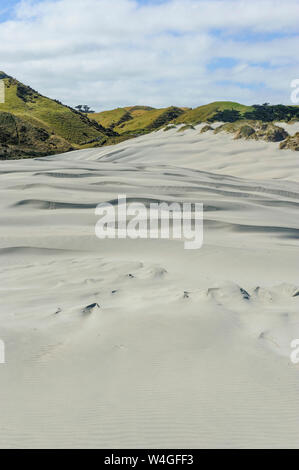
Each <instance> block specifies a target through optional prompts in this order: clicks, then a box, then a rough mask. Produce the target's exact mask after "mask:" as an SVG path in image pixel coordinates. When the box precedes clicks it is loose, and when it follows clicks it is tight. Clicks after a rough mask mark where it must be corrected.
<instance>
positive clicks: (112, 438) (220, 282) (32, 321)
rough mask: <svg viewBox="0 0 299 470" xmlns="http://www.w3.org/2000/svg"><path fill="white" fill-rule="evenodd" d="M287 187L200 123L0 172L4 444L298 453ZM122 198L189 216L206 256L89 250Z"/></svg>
mask: <svg viewBox="0 0 299 470" xmlns="http://www.w3.org/2000/svg"><path fill="white" fill-rule="evenodd" d="M298 181H299V165H298V155H297V154H296V152H291V151H279V150H278V149H277V144H270V143H265V142H245V141H232V139H231V136H229V135H225V134H222V133H221V134H218V135H213V134H212V133H211V132H207V133H205V134H200V126H198V127H197V128H196V129H195V130H188V131H186V132H183V133H177V130H176V129H173V130H170V131H168V132H163V131H159V132H156V133H153V134H150V135H147V136H143V137H140V138H138V139H134V140H130V141H126V142H124V143H122V144H119V145H117V146H114V147H106V148H101V149H93V150H85V151H79V152H72V153H69V154H66V155H60V156H56V157H48V158H43V159H36V160H32V161H29V160H26V161H11V162H1V166H0V190H1V197H0V207H1V212H0V224H1V232H0V234H1V237H0V260H1V267H0V286H1V287H0V289H1V294H2V295H1V301H0V302H1V305H0V321H1V326H0V337H1V338H2V339H3V340H4V341H5V343H6V359H7V362H6V364H5V365H0V383H1V386H0V416H1V427H0V446H1V447H86V448H88V447H110V448H113V447H153V448H157V447H158V448H159V447H173V448H176V447H181V448H183V447H250V446H251V447H252V446H254V447H269V446H270V447H298V431H299V418H298V416H299V409H298V408H299V405H298V391H299V375H298V366H296V365H294V364H292V363H291V361H290V357H289V356H290V352H291V349H290V342H291V341H292V340H293V339H294V338H299V317H298V302H299V296H296V293H297V291H298V287H299V275H298V274H299V273H298V261H299V257H298V234H299V221H298V205H299V188H298ZM118 194H126V195H127V197H128V198H130V200H135V199H138V200H139V199H140V198H143V199H145V200H147V201H150V200H156V199H158V200H161V201H163V200H165V201H178V202H184V201H189V202H203V203H204V208H205V214H204V246H203V247H202V248H201V249H200V250H192V251H188V250H184V248H183V243H182V242H181V241H173V240H172V241H168V240H102V241H100V240H98V239H97V238H96V237H95V234H94V226H95V223H96V221H97V216H96V215H95V214H94V208H95V207H96V205H97V204H98V203H99V202H103V201H110V200H114V199H115V198H116V197H117V195H118ZM94 303H96V304H98V306H95V307H94V308H93V309H87V310H86V309H85V307H86V306H89V305H91V304H94Z"/></svg>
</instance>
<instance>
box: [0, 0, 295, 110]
mask: <svg viewBox="0 0 299 470" xmlns="http://www.w3.org/2000/svg"><path fill="white" fill-rule="evenodd" d="M15 13H16V15H15V19H14V20H12V21H6V22H4V23H0V57H1V65H0V69H3V70H5V71H6V72H7V73H9V74H12V75H14V76H16V77H17V78H19V79H20V80H22V81H24V82H26V83H28V84H30V85H31V86H33V87H35V88H37V89H38V90H39V91H41V92H42V93H43V94H47V95H49V96H51V97H55V98H58V99H60V100H62V101H63V102H66V103H68V104H71V105H76V104H78V103H81V102H84V103H87V104H89V105H91V106H93V107H95V108H96V109H103V108H105V109H107V108H111V107H115V106H122V105H129V104H148V105H153V106H166V105H170V104H178V105H187V106H196V105H198V104H201V103H206V102H208V101H211V100H216V99H232V100H239V101H242V102H247V103H252V102H258V101H273V102H285V103H289V102H290V99H289V96H290V82H291V80H292V79H294V78H298V77H297V76H298V75H299V68H298V52H297V51H298V46H299V40H298V38H296V36H295V33H296V30H297V29H298V26H297V22H298V21H297V20H298V17H299V2H298V0H287V1H285V2H281V1H277V0H251V1H250V2H248V1H244V0H169V1H167V2H166V1H165V2H158V3H156V2H152V3H148V4H147V5H141V4H139V3H138V2H137V1H133V0H55V1H50V0H47V1H42V2H38V3H37V4H36V3H35V2H30V1H27V0H23V1H22V2H20V3H19V4H18V5H17V7H16V10H15ZM227 57H229V58H232V59H235V60H236V61H237V62H238V63H237V65H233V66H231V67H229V68H228V67H227V66H226V67H223V68H221V67H218V68H216V69H215V70H213V69H211V67H209V64H210V62H211V61H212V60H213V59H217V58H227Z"/></svg>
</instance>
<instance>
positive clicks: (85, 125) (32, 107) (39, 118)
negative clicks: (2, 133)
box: [0, 72, 116, 153]
mask: <svg viewBox="0 0 299 470" xmlns="http://www.w3.org/2000/svg"><path fill="white" fill-rule="evenodd" d="M0 79H3V80H4V83H5V103H0V116H1V115H2V114H3V113H9V114H10V115H13V116H14V117H15V118H16V121H15V122H17V123H18V125H23V126H25V128H27V130H28V133H29V134H30V136H29V135H28V142H29V140H31V141H32V139H33V136H34V135H36V133H35V132H33V129H34V128H36V129H43V130H44V131H45V133H47V134H49V135H50V136H55V139H54V138H53V137H52V141H53V148H52V152H55V150H57V151H56V153H57V152H59V151H60V150H61V145H62V142H63V145H62V147H63V148H67V147H68V148H81V147H82V146H85V145H87V144H92V143H94V142H96V143H101V142H105V141H106V140H107V138H109V137H111V136H115V135H116V133H115V132H113V131H112V130H111V129H105V128H104V127H103V126H101V125H100V124H98V123H97V122H95V121H91V120H90V119H89V118H88V117H87V116H86V115H84V114H82V113H80V112H78V111H76V110H74V109H72V108H70V107H68V106H65V105H63V104H61V103H60V102H58V101H55V100H52V99H50V98H47V97H45V96H42V95H41V94H39V93H38V92H36V91H35V90H33V89H32V88H30V87H28V86H26V85H23V84H22V83H20V82H19V81H18V80H15V79H14V78H12V77H9V76H8V75H6V74H5V73H4V72H0ZM6 117H7V116H6ZM1 122H2V124H1V126H2V127H3V126H4V124H3V123H4V122H7V119H6V118H5V115H4V116H3V119H2V121H1ZM21 123H22V124H21ZM7 131H8V129H7ZM55 142H57V148H56V149H55ZM1 144H5V142H4V141H3V140H2V141H1V140H0V145H1ZM32 145H33V147H34V142H33V141H32ZM36 145H37V146H38V147H39V143H38V141H37V142H36Z"/></svg>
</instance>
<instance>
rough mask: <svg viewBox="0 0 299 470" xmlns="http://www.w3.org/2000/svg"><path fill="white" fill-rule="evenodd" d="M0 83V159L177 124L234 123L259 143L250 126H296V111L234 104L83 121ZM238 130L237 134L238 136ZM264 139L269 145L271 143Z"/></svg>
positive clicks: (118, 112)
mask: <svg viewBox="0 0 299 470" xmlns="http://www.w3.org/2000/svg"><path fill="white" fill-rule="evenodd" d="M0 79H2V80H4V83H5V103H0V159H6V158H24V157H36V156H43V155H53V154H57V153H61V152H67V151H70V150H73V149H81V148H88V147H100V146H103V145H114V144H117V143H119V142H122V141H124V140H126V139H131V138H133V137H137V136H140V135H143V134H147V133H149V132H153V131H155V130H159V129H164V130H165V131H166V130H169V129H171V128H173V127H174V126H176V125H178V124H184V125H185V127H183V129H182V131H183V130H186V129H194V127H193V126H194V125H196V124H198V123H200V122H206V123H209V124H211V123H213V122H215V121H222V122H224V123H237V126H235V127H237V131H238V132H239V134H240V137H244V138H255V139H258V138H264V136H263V129H257V125H255V129H254V133H253V132H252V130H250V129H249V128H250V127H252V124H250V123H252V122H254V121H255V122H261V123H265V122H266V123H271V122H272V123H273V122H275V121H288V122H292V121H298V120H299V107H298V106H283V105H275V106H270V105H268V104H267V103H265V104H264V105H253V106H245V105H243V104H240V103H236V102H233V101H215V102H213V103H209V104H206V105H203V106H199V107H197V108H194V109H190V108H182V107H176V106H170V107H168V108H161V109H155V108H152V107H150V106H127V107H124V108H116V109H113V110H110V111H102V112H99V113H92V114H88V115H86V114H84V113H83V112H80V111H77V110H75V109H73V108H71V107H69V106H65V105H63V104H62V103H60V102H59V101H57V100H53V99H50V98H47V97H45V96H43V95H41V94H40V93H38V92H37V91H35V90H33V89H32V88H30V87H29V86H26V85H23V84H22V83H21V82H19V81H18V80H16V79H14V78H12V77H10V76H8V75H6V74H5V73H4V72H0ZM238 123H240V125H239V124H238ZM240 126H241V127H242V131H239V128H240ZM235 127H234V128H231V127H229V126H226V127H225V126H224V127H222V128H221V129H219V131H220V130H223V131H226V132H231V131H232V130H233V129H235ZM253 127H254V126H253ZM207 130H208V128H206V129H205V131H207ZM268 131H269V133H270V134H271V132H272V131H273V128H272V127H271V126H270V127H269V128H268ZM275 132H277V130H276V131H275ZM275 132H274V134H275ZM247 133H249V135H247ZM262 136H263V137H262ZM275 136H276V137H277V135H276V134H275ZM268 137H269V140H271V138H272V137H271V136H268ZM268 137H267V138H268ZM276 137H275V139H276ZM273 138H274V137H273ZM279 139H280V138H279ZM280 140H281V139H280ZM297 141H298V137H296V138H293V139H289V140H288V141H287V142H285V144H282V145H281V148H292V149H294V150H297V147H298V145H297Z"/></svg>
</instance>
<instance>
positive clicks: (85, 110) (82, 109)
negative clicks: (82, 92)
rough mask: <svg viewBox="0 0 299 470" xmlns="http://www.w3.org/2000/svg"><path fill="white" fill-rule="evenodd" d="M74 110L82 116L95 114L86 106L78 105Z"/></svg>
mask: <svg viewBox="0 0 299 470" xmlns="http://www.w3.org/2000/svg"><path fill="white" fill-rule="evenodd" d="M76 109H77V110H78V111H79V112H80V113H84V114H92V113H94V112H95V111H93V110H92V109H90V107H89V106H87V104H78V106H76Z"/></svg>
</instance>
